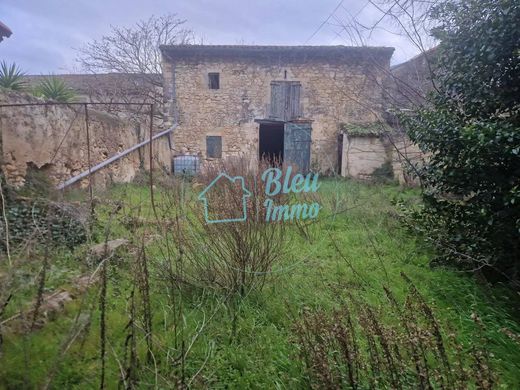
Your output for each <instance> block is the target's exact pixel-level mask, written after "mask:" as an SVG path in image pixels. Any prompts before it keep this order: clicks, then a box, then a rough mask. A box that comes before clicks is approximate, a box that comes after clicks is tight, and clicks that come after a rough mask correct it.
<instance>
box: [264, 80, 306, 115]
mask: <svg viewBox="0 0 520 390" xmlns="http://www.w3.org/2000/svg"><path fill="white" fill-rule="evenodd" d="M300 90H301V84H300V82H299V81H272V82H271V107H270V112H269V117H270V118H271V119H276V120H279V121H290V120H293V119H297V118H299V117H301V116H302V114H301V106H300V94H301V93H300Z"/></svg>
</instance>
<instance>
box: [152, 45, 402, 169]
mask: <svg viewBox="0 0 520 390" xmlns="http://www.w3.org/2000/svg"><path fill="white" fill-rule="evenodd" d="M161 50H162V54H163V77H164V86H163V88H164V93H165V99H166V103H167V104H166V107H167V116H168V118H169V119H170V120H171V121H172V122H176V123H178V124H179V127H178V129H177V130H176V131H175V133H174V137H173V139H174V152H175V154H176V155H184V154H195V155H199V156H200V157H201V158H202V159H203V160H204V159H210V158H209V157H208V155H207V147H206V142H207V141H206V137H207V136H220V137H221V140H222V141H221V142H222V157H223V158H225V157H228V156H234V155H239V154H246V155H250V156H251V158H252V159H257V158H258V156H259V126H260V125H259V123H257V122H258V121H262V120H269V116H270V113H269V111H270V104H271V83H272V82H273V81H294V82H299V83H300V85H301V91H300V92H299V97H300V103H301V105H302V106H303V111H302V113H301V117H299V118H297V120H298V121H305V122H307V123H310V124H311V126H312V132H311V134H312V135H311V136H312V142H311V156H310V159H311V166H312V167H313V168H314V169H319V170H320V171H322V172H338V171H339V166H338V162H339V158H338V156H339V155H340V150H339V147H340V145H339V142H338V135H339V134H340V127H341V124H344V123H353V124H360V125H362V124H371V123H374V122H377V121H380V120H381V119H382V116H383V112H384V109H385V107H384V99H383V96H384V93H383V85H384V84H385V83H386V77H387V75H388V73H389V69H390V57H391V55H392V53H393V50H394V49H393V48H377V47H372V48H371V47H363V48H362V47H344V46H288V47H283V46H204V45H201V46H197V45H194V46H163V47H161ZM210 73H218V74H219V77H220V85H219V88H218V89H210V88H209V86H208V77H209V76H208V75H209V74H210ZM255 121H256V122H255Z"/></svg>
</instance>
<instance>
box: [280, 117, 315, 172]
mask: <svg viewBox="0 0 520 390" xmlns="http://www.w3.org/2000/svg"><path fill="white" fill-rule="evenodd" d="M311 130H312V128H311V124H310V123H292V122H287V123H286V124H285V129H284V150H283V160H284V163H286V164H290V165H292V167H293V171H295V170H298V171H300V172H302V173H307V172H309V170H310V165H311Z"/></svg>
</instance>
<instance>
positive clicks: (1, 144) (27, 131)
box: [0, 91, 171, 187]
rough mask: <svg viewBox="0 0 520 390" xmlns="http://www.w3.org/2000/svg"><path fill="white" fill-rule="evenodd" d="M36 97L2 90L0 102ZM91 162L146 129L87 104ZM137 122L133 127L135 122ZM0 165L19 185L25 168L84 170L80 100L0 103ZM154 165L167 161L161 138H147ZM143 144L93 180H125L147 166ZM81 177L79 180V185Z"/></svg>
mask: <svg viewBox="0 0 520 390" xmlns="http://www.w3.org/2000/svg"><path fill="white" fill-rule="evenodd" d="M19 103H42V101H41V100H39V99H37V98H34V97H32V96H30V95H27V94H20V93H15V92H8V91H3V92H2V93H0V105H1V104H19ZM88 111H89V113H88V115H89V121H88V123H89V134H90V146H91V147H90V161H91V166H94V165H95V164H98V163H100V162H102V161H104V160H106V159H107V158H109V157H112V156H114V155H116V154H117V153H120V152H122V151H123V150H125V149H127V148H129V147H131V146H133V145H135V144H137V143H139V142H140V141H142V140H144V139H147V138H148V130H147V129H139V128H138V126H140V125H139V124H138V123H136V122H129V121H126V120H122V119H120V118H118V117H117V116H115V115H112V114H109V113H106V112H102V111H98V110H95V109H91V108H89V110H88ZM136 126H137V127H136ZM0 151H1V154H0V166H1V169H2V171H3V172H4V173H5V175H6V179H7V181H8V182H9V183H10V184H12V185H14V186H20V185H23V184H24V182H25V177H26V173H27V170H28V169H30V168H33V169H38V170H40V171H43V172H45V173H46V174H47V175H48V176H49V177H50V179H51V180H52V181H53V182H54V183H55V184H58V183H62V182H63V181H65V180H67V179H70V178H71V177H72V176H75V175H77V174H79V173H81V172H83V171H86V170H88V154H87V138H86V126H85V112H84V107H83V106H82V105H79V106H78V105H76V106H74V105H49V106H25V107H0ZM153 155H154V168H159V167H161V168H164V169H166V170H169V169H170V167H171V153H170V147H169V141H168V139H167V138H161V139H158V140H156V141H154V142H153ZM148 156H149V154H148V147H143V148H141V149H140V150H138V151H136V152H135V153H132V154H130V155H128V156H126V157H124V158H122V159H120V160H118V161H116V162H114V163H112V164H110V165H108V166H107V167H106V168H104V169H102V170H100V171H98V172H97V173H95V174H94V175H93V184H94V185H95V186H97V187H104V186H105V185H107V184H109V183H112V182H128V181H130V180H132V179H133V178H134V176H135V175H136V173H137V172H138V171H139V170H140V169H148V167H149V157H148ZM87 182H88V181H87V180H86V179H85V180H83V181H82V182H81V183H80V185H82V186H85V185H86V184H87Z"/></svg>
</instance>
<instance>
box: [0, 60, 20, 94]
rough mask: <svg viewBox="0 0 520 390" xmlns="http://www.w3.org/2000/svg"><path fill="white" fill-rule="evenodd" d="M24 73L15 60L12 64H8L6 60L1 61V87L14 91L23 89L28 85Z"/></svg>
mask: <svg viewBox="0 0 520 390" xmlns="http://www.w3.org/2000/svg"><path fill="white" fill-rule="evenodd" d="M24 74H25V73H24V72H22V71H21V70H20V68H18V66H16V64H15V63H14V62H13V63H12V64H11V65H7V63H6V62H5V61H2V63H0V87H2V88H6V89H10V90H12V91H21V90H23V89H24V88H25V86H26V83H25V81H24V80H23V76H24Z"/></svg>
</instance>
